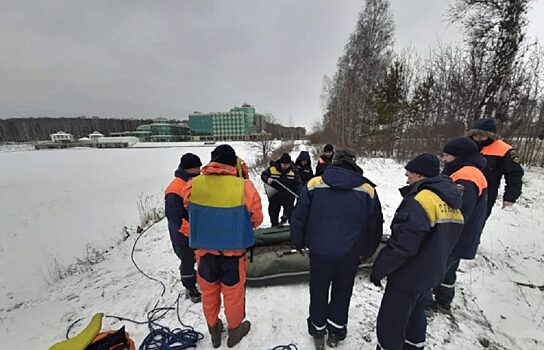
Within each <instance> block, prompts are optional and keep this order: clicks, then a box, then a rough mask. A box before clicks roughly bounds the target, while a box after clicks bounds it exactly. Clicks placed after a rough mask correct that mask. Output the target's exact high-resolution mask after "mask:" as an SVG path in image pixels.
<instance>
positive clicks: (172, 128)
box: [110, 118, 190, 142]
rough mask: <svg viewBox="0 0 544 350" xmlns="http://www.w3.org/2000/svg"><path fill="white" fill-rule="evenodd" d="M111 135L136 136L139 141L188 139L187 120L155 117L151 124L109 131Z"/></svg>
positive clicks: (177, 140)
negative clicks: (178, 121) (174, 121)
mask: <svg viewBox="0 0 544 350" xmlns="http://www.w3.org/2000/svg"><path fill="white" fill-rule="evenodd" d="M110 136H112V137H127V136H133V137H137V138H138V139H139V140H140V142H149V141H151V142H179V141H187V140H189V139H190V132H189V126H188V125H187V121H182V122H181V123H172V122H169V121H168V120H167V119H166V118H157V119H155V120H154V121H153V123H151V124H143V125H140V126H138V127H137V128H136V130H135V131H121V132H112V133H110Z"/></svg>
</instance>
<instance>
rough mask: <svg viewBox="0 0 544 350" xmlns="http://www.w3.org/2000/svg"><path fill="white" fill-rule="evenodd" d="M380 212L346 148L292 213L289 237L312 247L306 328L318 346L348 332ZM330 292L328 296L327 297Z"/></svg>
mask: <svg viewBox="0 0 544 350" xmlns="http://www.w3.org/2000/svg"><path fill="white" fill-rule="evenodd" d="M382 224H383V217H382V210H381V205H380V201H379V199H378V194H377V193H376V190H375V188H374V184H373V183H372V182H370V181H369V180H368V179H366V178H365V177H364V176H363V171H362V170H361V168H359V167H358V166H357V164H356V163H355V154H354V153H353V152H352V151H351V150H349V149H340V150H337V151H336V153H335V154H334V158H333V160H332V164H331V166H329V167H327V168H326V169H325V170H324V172H323V175H322V176H318V177H314V178H313V179H311V180H310V181H309V182H308V184H307V185H306V187H305V188H304V189H303V190H302V193H301V195H300V198H299V200H298V202H297V205H296V207H295V210H294V212H293V217H292V222H291V241H292V243H293V245H294V246H295V248H296V249H297V250H299V252H301V253H302V249H303V248H305V247H307V248H308V249H309V251H310V315H309V317H308V320H307V324H308V332H309V334H310V335H311V336H312V337H313V338H314V343H315V346H316V349H324V347H325V334H326V332H327V331H328V334H329V335H328V339H327V343H328V345H329V346H331V347H335V346H336V345H337V344H338V342H339V341H341V340H344V339H345V338H346V334H347V323H348V309H349V303H350V299H351V294H352V290H353V282H354V278H355V272H356V270H357V266H358V265H359V262H360V257H370V256H372V254H374V252H375V250H376V248H377V247H378V244H379V242H380V240H381V237H382ZM329 291H330V298H329Z"/></svg>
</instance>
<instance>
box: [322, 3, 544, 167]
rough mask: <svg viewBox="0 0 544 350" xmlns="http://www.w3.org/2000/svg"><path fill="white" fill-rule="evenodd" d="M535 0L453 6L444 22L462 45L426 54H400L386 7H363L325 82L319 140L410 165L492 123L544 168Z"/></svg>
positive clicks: (437, 48) (543, 112) (527, 157)
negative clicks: (532, 12)
mask: <svg viewBox="0 0 544 350" xmlns="http://www.w3.org/2000/svg"><path fill="white" fill-rule="evenodd" d="M530 2H531V0H455V1H453V2H452V4H451V6H450V9H449V11H448V13H447V15H448V19H449V20H450V21H451V22H454V23H460V24H461V26H462V28H464V40H463V42H462V43H461V44H459V45H458V46H441V45H438V44H437V45H436V46H435V47H433V48H431V51H430V53H429V54H428V55H427V56H425V57H421V56H418V55H416V54H415V53H413V52H410V51H407V50H405V51H403V52H401V53H397V52H395V50H394V47H393V44H394V39H393V38H394V30H395V25H394V22H393V17H392V14H391V11H390V4H389V0H366V2H365V5H364V8H363V10H362V12H361V13H360V14H359V17H358V21H357V24H356V28H355V30H354V32H353V33H352V34H351V35H350V37H349V40H348V42H347V44H346V45H345V49H344V53H343V55H342V56H341V57H340V58H339V60H338V64H337V71H336V73H335V74H334V76H333V77H330V78H329V77H327V76H325V77H324V79H323V93H322V96H321V99H322V108H323V112H324V113H323V118H322V120H321V122H320V123H319V124H318V125H316V126H315V127H314V134H313V140H314V141H316V142H334V143H336V144H338V145H343V146H347V147H351V148H353V149H355V150H357V151H359V152H360V153H362V154H366V155H370V156H387V157H397V158H401V159H406V158H408V157H412V156H414V155H415V154H417V153H420V152H424V151H427V152H433V153H436V152H437V150H439V149H441V146H442V145H443V144H444V143H445V141H446V140H447V139H450V138H452V137H455V136H458V135H461V134H463V133H464V132H465V131H466V130H467V129H468V128H470V125H471V124H472V121H473V120H475V119H479V118H494V119H495V120H496V121H497V124H498V129H499V133H500V134H501V135H502V137H503V138H505V139H506V140H507V141H509V142H511V143H513V144H514V146H515V147H516V148H517V149H518V152H519V154H520V158H521V160H522V161H523V162H524V163H527V164H537V165H540V166H544V149H543V148H544V147H543V139H544V93H543V89H542V80H543V77H544V71H543V64H542V63H543V62H542V60H543V57H544V56H543V53H544V50H543V48H542V46H541V45H540V44H539V43H537V42H534V41H529V40H528V39H527V37H526V32H525V30H526V27H527V24H528V21H527V12H528V10H529V4H530Z"/></svg>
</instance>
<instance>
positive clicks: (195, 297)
mask: <svg viewBox="0 0 544 350" xmlns="http://www.w3.org/2000/svg"><path fill="white" fill-rule="evenodd" d="M185 297H186V298H189V299H191V301H192V302H193V303H195V304H196V303H200V301H201V300H202V296H201V295H200V291H199V290H198V288H197V287H196V286H193V287H190V288H187V289H186V291H185Z"/></svg>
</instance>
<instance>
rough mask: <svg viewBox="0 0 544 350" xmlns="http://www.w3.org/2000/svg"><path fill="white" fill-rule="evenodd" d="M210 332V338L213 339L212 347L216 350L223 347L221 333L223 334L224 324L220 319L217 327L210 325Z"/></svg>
mask: <svg viewBox="0 0 544 350" xmlns="http://www.w3.org/2000/svg"><path fill="white" fill-rule="evenodd" d="M208 331H209V332H210V338H212V345H213V347H214V348H218V347H220V346H221V332H223V322H221V320H220V319H218V320H217V323H216V324H215V326H213V327H210V325H208Z"/></svg>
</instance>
